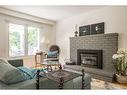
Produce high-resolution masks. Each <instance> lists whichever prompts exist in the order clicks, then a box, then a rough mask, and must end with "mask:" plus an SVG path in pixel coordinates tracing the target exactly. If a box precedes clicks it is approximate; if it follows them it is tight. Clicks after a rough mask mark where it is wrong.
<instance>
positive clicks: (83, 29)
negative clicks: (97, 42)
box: [79, 25, 90, 36]
mask: <svg viewBox="0 0 127 95" xmlns="http://www.w3.org/2000/svg"><path fill="white" fill-rule="evenodd" d="M85 35H90V25H86V26H81V27H79V36H85Z"/></svg>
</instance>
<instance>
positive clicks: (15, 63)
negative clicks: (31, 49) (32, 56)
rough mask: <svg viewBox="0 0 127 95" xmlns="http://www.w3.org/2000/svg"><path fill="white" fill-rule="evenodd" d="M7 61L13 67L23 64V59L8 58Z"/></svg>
mask: <svg viewBox="0 0 127 95" xmlns="http://www.w3.org/2000/svg"><path fill="white" fill-rule="evenodd" d="M8 62H9V63H10V64H11V65H12V66H15V67H20V66H23V59H11V60H8Z"/></svg>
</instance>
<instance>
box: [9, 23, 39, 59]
mask: <svg viewBox="0 0 127 95" xmlns="http://www.w3.org/2000/svg"><path fill="white" fill-rule="evenodd" d="M25 27H26V28H27V29H25ZM39 31H40V30H39V28H36V27H31V26H25V25H18V24H12V23H10V24H9V56H10V57H16V56H24V55H33V54H35V52H36V51H37V50H39Z"/></svg>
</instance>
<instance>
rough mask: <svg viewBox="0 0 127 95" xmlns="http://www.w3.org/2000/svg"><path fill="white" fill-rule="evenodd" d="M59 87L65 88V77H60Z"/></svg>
mask: <svg viewBox="0 0 127 95" xmlns="http://www.w3.org/2000/svg"><path fill="white" fill-rule="evenodd" d="M59 89H63V78H62V77H61V78H60V83H59Z"/></svg>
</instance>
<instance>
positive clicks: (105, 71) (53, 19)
mask: <svg viewBox="0 0 127 95" xmlns="http://www.w3.org/2000/svg"><path fill="white" fill-rule="evenodd" d="M126 10H127V6H110V5H105V6H104V5H103V6H102V5H101V6H97V5H96V6H95V5H91V6H90V5H89V6H86V5H82V6H81V5H78V6H72V5H66V6H7V5H6V6H0V22H1V23H0V31H1V32H0V43H1V46H0V58H4V59H7V60H18V59H23V66H25V67H29V68H34V70H35V69H36V59H35V55H36V53H38V52H44V53H47V52H48V51H49V48H50V46H52V45H57V46H59V48H60V54H59V63H60V66H62V68H63V69H67V70H68V72H69V71H76V72H80V74H82V72H81V70H82V69H84V71H85V76H84V79H82V80H81V77H80V81H79V79H78V78H77V80H75V79H73V82H74V83H75V84H73V83H72V81H69V82H70V85H68V84H69V82H68V83H65V84H62V85H63V86H65V89H73V88H72V86H73V87H74V85H75V86H77V85H78V83H80V84H81V82H82V81H83V80H84V81H85V84H84V87H80V88H85V87H86V89H97V90H100V89H103V90H107V89H111V90H113V89H127V84H126V83H119V82H116V81H115V82H114V74H115V73H116V71H115V70H114V69H113V68H114V65H113V58H112V56H113V55H114V54H116V53H117V51H118V50H119V49H126V48H127V44H126V36H127V33H126V31H127V28H126V24H127V21H126V19H125V18H126V16H127V12H126ZM44 12H45V14H43V13H44ZM96 24H97V25H102V26H101V28H102V29H101V30H103V31H100V33H95V34H94V35H93V34H87V33H84V32H83V31H84V30H83V31H81V30H82V29H81V28H82V27H83V29H84V27H86V26H89V27H92V26H93V25H96ZM32 30H33V31H35V32H36V33H35V32H32ZM88 30H89V29H88ZM12 31H18V32H17V35H16V34H15V35H16V36H15V35H13V32H12ZM31 32H32V33H35V34H34V35H33V34H32V33H31ZM81 32H83V34H81V35H80V33H81ZM86 32H87V31H86ZM88 33H92V30H91V28H90V30H89V31H88ZM29 35H33V36H34V37H33V38H32V36H29ZM12 36H13V37H16V38H15V39H18V38H20V39H18V40H14V38H13V37H12ZM12 39H13V40H12ZM24 39H25V40H24ZM15 43H16V46H15V45H14V44H15ZM11 45H12V46H11ZM18 49H19V50H18ZM83 49H84V50H102V51H103V52H102V55H103V58H102V59H101V63H103V64H101V66H98V67H100V68H91V67H90V68H89V67H88V66H86V67H85V66H84V65H81V64H78V63H83V61H82V60H80V62H78V57H77V55H78V53H77V51H78V50H83ZM90 52H91V51H90ZM87 53H88V51H87ZM83 54H84V51H83ZM94 54H95V53H94ZM80 55H82V54H80ZM102 55H101V56H102ZM83 56H84V55H83ZM87 57H88V56H87ZM84 58H85V57H84ZM92 58H93V56H92ZM97 58H98V57H97ZM79 59H81V58H79ZM67 62H68V63H69V64H70V65H67V64H66V63H67ZM72 63H75V65H73V64H72ZM97 63H98V61H97ZM125 63H126V62H125ZM46 66H47V65H46ZM60 66H58V67H60ZM58 67H57V69H59V68H58ZM1 68H2V66H1ZM39 68H41V66H40V67H39ZM37 69H38V68H37ZM50 69H51V66H50ZM53 70H55V69H54V66H53ZM110 70H111V72H109V71H110ZM1 72H2V71H1ZM70 74H71V73H70ZM1 79H2V78H1ZM2 81H3V80H2ZM75 81H76V82H77V84H76V82H75ZM124 81H125V80H124ZM4 82H8V81H7V80H6V81H4ZM42 82H44V80H42ZM46 82H48V83H49V84H50V83H51V84H53V86H55V87H56V86H58V85H56V84H54V83H53V82H50V81H49V80H47V81H46ZM88 82H89V83H88ZM126 82H127V81H126ZM25 83H26V84H28V81H27V82H25ZM25 83H24V84H25ZM86 83H88V84H86ZM35 84H36V81H35ZM82 84H83V82H82ZM5 85H6V84H4V87H3V88H2V86H1V85H0V87H1V88H0V89H6V87H7V86H5ZM17 85H19V84H17ZM20 85H22V84H20ZM44 85H47V84H44ZM29 86H31V85H29ZM40 86H41V84H40ZM59 86H61V85H59ZM11 87H12V88H11ZM13 87H14V85H13V86H10V87H7V89H13ZM24 87H25V86H24ZM48 87H50V86H48ZM48 87H47V88H44V87H42V88H41V89H48ZM66 87H67V88H66ZM69 87H71V88H69ZM78 87H79V85H78ZM51 88H52V86H51ZM51 88H50V89H51ZM63 88H64V87H63ZM14 89H18V87H16V88H15V87H14ZM19 89H20V88H19ZM22 89H25V88H22ZM26 89H28V88H26ZM32 89H33V88H32ZM53 89H54V87H53ZM57 89H58V88H57ZM74 89H76V88H74Z"/></svg>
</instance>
